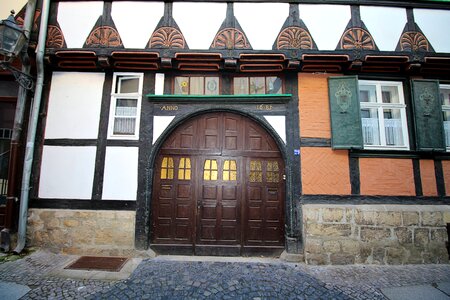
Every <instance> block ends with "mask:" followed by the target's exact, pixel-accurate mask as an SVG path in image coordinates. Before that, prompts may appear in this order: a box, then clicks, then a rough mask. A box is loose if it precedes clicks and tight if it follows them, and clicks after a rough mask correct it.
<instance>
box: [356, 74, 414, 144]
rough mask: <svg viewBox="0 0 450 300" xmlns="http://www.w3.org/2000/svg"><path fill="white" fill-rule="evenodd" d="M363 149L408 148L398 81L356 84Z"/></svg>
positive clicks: (400, 85) (401, 88)
mask: <svg viewBox="0 0 450 300" xmlns="http://www.w3.org/2000/svg"><path fill="white" fill-rule="evenodd" d="M359 100H360V105H361V123H362V131H363V140H364V148H367V149H376V148H391V149H405V150H407V149H409V141H408V127H407V123H406V105H405V101H404V98H403V86H402V83H401V82H388V81H366V80H360V81H359Z"/></svg>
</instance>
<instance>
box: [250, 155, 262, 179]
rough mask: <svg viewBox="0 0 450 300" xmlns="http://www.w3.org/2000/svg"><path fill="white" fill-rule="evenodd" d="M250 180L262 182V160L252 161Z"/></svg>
mask: <svg viewBox="0 0 450 300" xmlns="http://www.w3.org/2000/svg"><path fill="white" fill-rule="evenodd" d="M249 177H250V178H249V179H250V182H262V167H261V161H260V160H252V161H250V176H249Z"/></svg>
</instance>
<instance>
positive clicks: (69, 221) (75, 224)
mask: <svg viewBox="0 0 450 300" xmlns="http://www.w3.org/2000/svg"><path fill="white" fill-rule="evenodd" d="M63 225H64V226H65V227H78V226H80V221H78V220H75V219H66V220H64V221H63Z"/></svg>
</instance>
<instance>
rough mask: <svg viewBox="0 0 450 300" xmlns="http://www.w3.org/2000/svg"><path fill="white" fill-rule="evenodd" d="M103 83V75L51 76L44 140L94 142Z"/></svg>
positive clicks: (71, 74)
mask: <svg viewBox="0 0 450 300" xmlns="http://www.w3.org/2000/svg"><path fill="white" fill-rule="evenodd" d="M104 81H105V74H104V73H80V72H54V73H53V77H52V83H51V87H50V95H49V103H48V110H47V123H46V128H45V138H46V139H56V138H73V139H77V138H78V139H96V138H97V136H98V126H99V121H100V107H101V102H102V93H103V83H104Z"/></svg>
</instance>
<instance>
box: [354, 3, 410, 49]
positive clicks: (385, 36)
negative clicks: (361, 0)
mask: <svg viewBox="0 0 450 300" xmlns="http://www.w3.org/2000/svg"><path fill="white" fill-rule="evenodd" d="M361 19H362V21H363V22H364V24H366V27H367V29H368V30H369V32H370V34H371V35H372V37H373V39H374V40H375V43H376V44H377V46H378V49H379V50H380V51H395V48H396V47H397V44H398V40H399V39H400V36H401V34H402V32H403V28H404V27H405V24H406V10H405V9H404V8H395V7H378V6H361ZM380 20H383V21H382V22H380Z"/></svg>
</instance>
